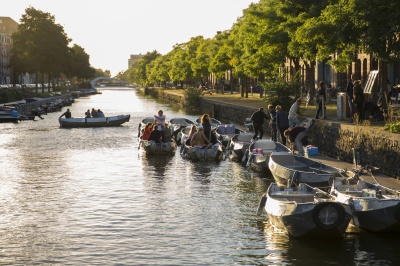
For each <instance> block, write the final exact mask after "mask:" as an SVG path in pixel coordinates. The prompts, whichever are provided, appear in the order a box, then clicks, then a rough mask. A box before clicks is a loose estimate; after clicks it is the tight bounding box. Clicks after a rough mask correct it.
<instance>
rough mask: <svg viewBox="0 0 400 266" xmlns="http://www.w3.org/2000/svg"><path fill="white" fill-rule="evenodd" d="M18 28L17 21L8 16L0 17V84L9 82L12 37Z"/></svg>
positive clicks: (10, 78) (10, 77) (10, 79)
mask: <svg viewBox="0 0 400 266" xmlns="http://www.w3.org/2000/svg"><path fill="white" fill-rule="evenodd" d="M17 29H18V23H17V22H15V21H14V20H13V19H12V18H9V17H0V84H10V83H11V81H12V76H11V75H12V71H11V66H10V58H11V48H12V38H11V35H12V34H13V33H14V32H16V31H17Z"/></svg>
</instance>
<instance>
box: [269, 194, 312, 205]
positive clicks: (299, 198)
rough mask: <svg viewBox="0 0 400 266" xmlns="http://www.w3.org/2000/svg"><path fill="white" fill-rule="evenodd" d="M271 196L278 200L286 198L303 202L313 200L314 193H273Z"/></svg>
mask: <svg viewBox="0 0 400 266" xmlns="http://www.w3.org/2000/svg"><path fill="white" fill-rule="evenodd" d="M272 197H273V198H276V199H278V200H283V199H285V200H287V201H295V202H298V203H305V202H313V201H314V195H313V194H309V193H307V194H275V195H274V194H273V195H272Z"/></svg>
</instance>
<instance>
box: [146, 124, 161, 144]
mask: <svg viewBox="0 0 400 266" xmlns="http://www.w3.org/2000/svg"><path fill="white" fill-rule="evenodd" d="M147 140H148V141H154V142H155V143H161V140H162V136H161V131H159V130H157V125H153V130H152V131H151V133H150V136H149V138H148V139H147Z"/></svg>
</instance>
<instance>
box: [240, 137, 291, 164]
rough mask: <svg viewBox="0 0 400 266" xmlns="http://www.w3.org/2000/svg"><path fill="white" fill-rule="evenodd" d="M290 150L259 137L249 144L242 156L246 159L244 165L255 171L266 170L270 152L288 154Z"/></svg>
mask: <svg viewBox="0 0 400 266" xmlns="http://www.w3.org/2000/svg"><path fill="white" fill-rule="evenodd" d="M290 152H291V150H290V149H289V148H288V147H286V146H285V145H283V144H281V143H279V142H276V141H273V140H270V139H259V140H257V141H256V142H253V143H252V144H250V146H249V149H248V151H247V153H246V155H245V157H244V158H243V160H246V159H247V163H246V166H247V167H250V168H252V169H253V170H256V171H261V172H266V171H268V163H269V158H270V156H271V155H272V154H281V153H282V154H289V153H290Z"/></svg>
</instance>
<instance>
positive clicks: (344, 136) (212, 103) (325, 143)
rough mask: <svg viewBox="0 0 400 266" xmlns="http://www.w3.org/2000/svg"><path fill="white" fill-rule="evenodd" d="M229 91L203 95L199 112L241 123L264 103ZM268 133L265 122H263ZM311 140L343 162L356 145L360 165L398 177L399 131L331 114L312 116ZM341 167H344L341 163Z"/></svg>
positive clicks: (170, 95)
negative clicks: (313, 118) (387, 129)
mask: <svg viewBox="0 0 400 266" xmlns="http://www.w3.org/2000/svg"><path fill="white" fill-rule="evenodd" d="M149 93H152V95H153V96H155V97H157V96H158V97H160V98H165V99H168V100H170V101H175V100H174V99H177V102H179V101H184V99H183V95H182V93H181V92H180V91H178V92H174V91H172V92H171V91H168V90H157V89H153V88H152V89H149ZM237 98H240V97H237V95H236V98H235V97H234V96H232V95H230V94H225V95H221V94H218V95H217V96H216V95H213V96H212V97H208V96H207V97H202V98H201V99H200V101H201V102H200V107H201V112H202V113H209V114H210V115H211V116H213V117H215V118H217V119H219V120H221V121H224V122H229V123H235V124H238V125H243V124H244V121H245V119H246V118H247V117H250V116H251V114H252V113H253V112H254V111H255V110H257V109H258V108H259V107H260V105H262V104H263V105H264V107H266V106H265V103H264V102H263V101H262V100H254V99H251V100H246V99H244V98H241V99H239V100H238V99H237ZM265 127H266V128H265V130H266V132H267V133H268V132H269V128H268V123H266V125H265ZM308 139H309V141H310V143H312V144H313V145H314V146H316V147H318V148H319V153H320V154H321V155H325V156H327V157H330V158H336V159H338V160H340V161H342V162H344V163H351V162H352V161H353V149H354V148H358V149H359V152H360V155H361V164H362V165H372V166H375V167H378V168H379V169H380V170H381V172H382V173H383V174H385V175H387V176H390V177H393V178H397V179H398V178H400V134H392V133H389V132H388V131H385V130H383V129H382V127H380V128H377V127H373V126H368V125H353V124H350V123H346V122H345V121H339V120H336V119H334V118H332V119H327V120H323V119H321V120H314V122H313V125H312V126H311V128H310V130H309V136H308ZM340 168H345V166H344V167H340Z"/></svg>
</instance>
